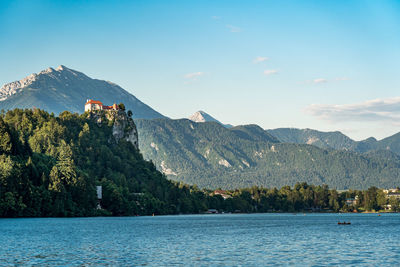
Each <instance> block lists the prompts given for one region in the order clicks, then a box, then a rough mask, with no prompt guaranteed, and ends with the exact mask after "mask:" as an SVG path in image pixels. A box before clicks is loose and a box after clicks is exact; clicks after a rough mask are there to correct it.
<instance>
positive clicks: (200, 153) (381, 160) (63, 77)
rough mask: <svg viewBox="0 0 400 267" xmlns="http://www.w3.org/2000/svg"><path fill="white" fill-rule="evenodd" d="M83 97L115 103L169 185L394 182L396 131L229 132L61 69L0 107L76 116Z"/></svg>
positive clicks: (13, 87) (24, 83) (399, 176)
mask: <svg viewBox="0 0 400 267" xmlns="http://www.w3.org/2000/svg"><path fill="white" fill-rule="evenodd" d="M88 98H92V99H97V100H103V101H104V100H109V101H113V102H117V103H118V102H123V103H124V104H125V106H126V108H127V109H128V110H129V109H130V110H132V111H133V118H135V122H136V124H137V129H138V133H139V148H140V149H141V151H142V153H143V155H144V157H145V158H146V159H148V160H152V161H153V162H154V163H155V165H156V166H157V168H158V169H159V170H162V171H163V172H164V173H165V174H166V175H167V176H168V178H170V179H172V180H176V181H183V182H186V183H189V184H197V185H198V186H200V187H207V188H218V187H221V188H227V189H228V188H229V189H232V188H239V187H250V186H253V185H259V186H268V187H271V186H276V187H280V186H284V185H293V184H295V183H296V182H302V181H305V182H308V183H310V184H316V185H318V184H328V185H329V186H331V187H334V188H337V189H347V188H354V189H365V188H368V187H369V186H373V185H374V186H378V187H395V186H398V185H399V184H400V156H399V155H400V133H399V134H395V135H393V136H390V137H388V138H385V139H383V140H380V141H378V140H376V139H375V138H368V139H366V140H363V141H355V140H352V139H351V138H349V137H347V136H346V135H344V134H342V133H340V132H320V131H316V130H312V129H293V128H279V129H273V130H264V129H262V128H261V127H259V126H257V125H243V126H235V127H233V126H232V125H225V124H223V123H221V122H220V121H218V120H217V119H215V118H213V117H212V116H211V115H209V114H207V113H206V112H204V111H199V112H196V113H195V114H194V115H193V116H191V117H190V119H181V120H171V119H168V118H166V117H165V116H163V115H162V114H160V113H158V112H157V111H155V110H154V109H152V108H151V107H149V106H148V105H146V104H144V103H143V102H141V101H140V100H139V99H137V98H136V97H135V96H133V95H132V94H130V93H129V92H127V91H126V90H124V89H122V88H121V87H119V86H118V85H116V84H113V83H111V82H107V81H102V80H97V79H92V78H89V77H88V76H86V75H85V74H83V73H81V72H78V71H75V70H72V69H69V68H67V67H65V66H60V67H58V68H56V69H52V68H48V69H47V70H44V71H41V72H39V73H38V74H32V75H30V76H28V77H27V78H25V79H23V80H21V81H17V82H13V83H10V84H6V85H4V86H3V87H2V88H1V90H0V109H13V108H33V107H36V108H40V109H44V110H47V111H49V112H54V113H60V112H62V111H64V110H69V111H72V112H78V113H82V112H83V109H84V103H85V101H86V99H88ZM105 104H111V103H105Z"/></svg>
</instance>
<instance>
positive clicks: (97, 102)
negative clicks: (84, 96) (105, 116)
mask: <svg viewBox="0 0 400 267" xmlns="http://www.w3.org/2000/svg"><path fill="white" fill-rule="evenodd" d="M87 104H98V105H103V103H101V102H100V101H97V100H92V99H89V100H88V101H87V102H86V104H85V105H87Z"/></svg>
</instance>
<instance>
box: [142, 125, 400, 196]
mask: <svg viewBox="0 0 400 267" xmlns="http://www.w3.org/2000/svg"><path fill="white" fill-rule="evenodd" d="M136 125H137V128H138V132H139V136H140V140H139V147H140V150H141V152H142V153H143V155H144V157H145V158H146V159H151V160H152V161H153V162H154V163H155V164H156V166H157V167H158V168H159V169H160V170H162V171H163V172H164V173H165V174H166V175H168V178H169V179H172V180H176V181H183V182H185V183H189V184H196V185H198V186H199V187H206V188H218V187H221V188H226V189H232V188H241V187H249V186H253V185H257V186H265V187H272V186H276V187H280V186H284V185H294V184H295V183H296V182H299V181H304V182H307V183H311V184H316V185H321V184H328V185H329V186H330V187H333V188H336V189H347V188H355V189H365V188H368V187H370V186H378V187H395V186H397V185H398V184H400V161H399V160H398V159H396V158H394V157H392V158H390V159H387V158H386V157H385V156H383V157H382V156H379V155H377V154H374V155H373V156H372V155H367V154H365V155H363V154H359V153H356V152H352V151H341V150H332V149H330V150H325V149H321V148H318V147H316V146H312V145H304V144H292V143H278V141H277V139H276V138H274V137H272V136H271V135H270V134H269V133H268V132H266V131H263V130H262V129H261V128H259V127H258V126H254V125H250V126H239V127H233V128H231V129H227V128H225V127H223V126H221V125H220V124H218V123H215V122H204V123H195V122H193V121H190V120H170V119H156V120H136Z"/></svg>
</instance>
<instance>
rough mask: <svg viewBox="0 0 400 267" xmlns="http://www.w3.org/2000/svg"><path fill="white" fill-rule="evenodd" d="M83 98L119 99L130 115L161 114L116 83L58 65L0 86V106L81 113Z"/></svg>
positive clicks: (159, 116)
mask: <svg viewBox="0 0 400 267" xmlns="http://www.w3.org/2000/svg"><path fill="white" fill-rule="evenodd" d="M86 99H96V100H100V101H102V102H103V103H104V104H105V105H111V104H113V103H120V102H123V103H124V104H125V107H126V108H127V109H128V110H132V112H133V118H146V119H153V118H163V117H164V116H163V115H161V114H160V113H159V112H157V111H155V110H154V109H152V108H151V107H149V106H148V105H146V104H144V103H143V102H141V101H140V100H139V99H137V98H136V97H135V96H134V95H132V94H130V93H129V92H127V91H126V90H124V89H123V88H121V87H120V86H118V85H116V84H114V83H112V82H108V81H103V80H97V79H92V78H90V77H88V76H86V75H85V74H83V73H81V72H79V71H76V70H72V69H69V68H67V67H65V66H62V65H61V66H59V67H58V68H56V69H53V68H48V69H46V70H43V71H41V72H39V73H37V74H36V73H35V74H31V75H29V76H28V77H26V78H24V79H22V80H20V81H15V82H12V83H9V84H5V85H3V86H2V87H1V89H0V109H4V110H10V109H14V108H34V107H36V108H40V109H44V110H46V111H48V112H54V113H55V114H58V113H60V112H62V111H64V110H69V111H71V112H78V113H83V111H84V105H85V101H86Z"/></svg>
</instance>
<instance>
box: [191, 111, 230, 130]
mask: <svg viewBox="0 0 400 267" xmlns="http://www.w3.org/2000/svg"><path fill="white" fill-rule="evenodd" d="M188 119H189V120H191V121H194V122H217V123H219V124H221V125H222V126H224V127H226V128H231V127H232V125H230V124H223V123H222V122H220V121H219V120H217V119H215V118H214V117H212V116H211V115H210V114H208V113H206V112H204V111H202V110H199V111H197V112H195V113H194V114H193V115H192V116H190V117H189V118H188Z"/></svg>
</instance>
